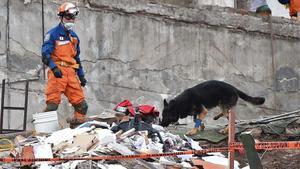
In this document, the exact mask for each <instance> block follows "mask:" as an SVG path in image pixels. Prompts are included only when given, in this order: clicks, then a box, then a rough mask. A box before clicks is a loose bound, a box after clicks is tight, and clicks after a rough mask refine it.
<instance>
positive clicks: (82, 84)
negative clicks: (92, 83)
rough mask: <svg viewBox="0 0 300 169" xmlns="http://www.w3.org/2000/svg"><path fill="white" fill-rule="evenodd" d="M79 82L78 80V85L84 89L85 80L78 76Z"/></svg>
mask: <svg viewBox="0 0 300 169" xmlns="http://www.w3.org/2000/svg"><path fill="white" fill-rule="evenodd" d="M79 80H80V85H81V86H82V87H84V86H85V85H86V79H85V78H84V76H79Z"/></svg>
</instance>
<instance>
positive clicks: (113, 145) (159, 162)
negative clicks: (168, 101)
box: [1, 112, 300, 169]
mask: <svg viewBox="0 0 300 169" xmlns="http://www.w3.org/2000/svg"><path fill="white" fill-rule="evenodd" d="M114 113H115V114H113V115H111V116H110V117H114V118H116V117H119V116H120V112H114ZM139 115H140V114H139V113H137V112H135V116H130V114H124V116H123V118H122V119H121V121H118V120H110V121H113V122H112V123H107V122H103V121H99V120H95V119H103V118H101V117H98V118H95V117H93V118H91V117H90V118H88V119H90V120H87V121H85V122H83V123H82V124H80V125H77V126H76V127H74V128H64V129H61V130H57V131H54V132H52V133H34V134H32V135H30V136H28V137H23V136H22V135H18V136H16V137H15V138H14V143H12V144H13V145H15V146H14V148H11V149H10V150H7V151H6V152H5V153H1V157H8V156H10V157H15V158H18V157H21V158H57V157H58V158H66V157H99V156H114V155H136V154H156V153H165V152H178V151H187V150H202V147H201V146H200V144H202V143H203V141H202V142H201V141H195V140H194V139H192V138H190V137H187V136H185V135H181V136H180V135H177V134H172V133H171V132H170V131H169V129H168V128H163V127H161V126H159V125H157V124H148V123H147V125H144V126H143V125H142V124H145V122H143V121H141V118H140V119H137V117H139ZM103 116H104V115H103ZM105 116H106V117H107V114H106V115H105ZM114 121H115V122H114ZM124 122H125V123H126V124H127V126H128V128H124V127H120V126H122V125H123V124H124ZM277 122H278V121H277ZM291 123H293V124H294V125H292V126H290V127H287V125H284V126H285V133H286V134H288V135H290V136H291V135H292V134H294V136H295V137H296V136H299V134H300V130H299V128H300V127H299V126H300V124H299V121H297V119H295V118H294V119H291V120H290V121H289V122H288V124H291ZM279 124H280V123H279ZM269 125H271V124H269ZM142 126H143V127H142ZM264 126H265V124H264ZM118 127H119V128H118ZM245 130H248V131H250V132H251V133H252V135H253V137H254V138H256V139H260V137H261V135H262V134H263V133H266V132H267V131H266V130H265V129H264V128H263V127H262V126H259V125H255V126H254V127H248V128H247V129H245ZM274 132H276V131H274ZM151 133H152V134H151ZM154 133H156V134H154ZM210 146H211V147H216V146H220V145H217V144H216V145H214V144H213V143H210ZM225 146H226V142H225ZM204 147H207V143H206V144H204ZM223 147H224V145H223ZM239 153H241V154H243V153H244V152H239ZM227 163H228V159H227V157H226V155H224V154H222V153H207V154H205V155H201V156H200V155H190V154H188V155H178V156H175V157H171V156H167V157H159V158H154V157H149V158H147V159H130V160H109V159H106V160H73V161H72V160H70V161H53V162H30V161H29V162H21V163H3V164H1V165H2V168H6V167H7V168H14V167H15V168H17V167H21V166H23V167H24V166H30V167H31V168H41V169H52V168H74V169H75V168H90V167H91V168H101V169H107V168H120V169H123V168H162V169H163V168H204V169H212V168H213V169H224V168H226V166H227ZM245 165H246V166H245ZM234 166H235V167H234V168H235V169H239V168H242V167H244V168H247V164H244V165H243V166H241V165H240V163H239V162H238V161H235V165H234Z"/></svg>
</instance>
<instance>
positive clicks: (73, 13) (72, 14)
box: [65, 7, 79, 19]
mask: <svg viewBox="0 0 300 169" xmlns="http://www.w3.org/2000/svg"><path fill="white" fill-rule="evenodd" d="M78 14H79V9H78V8H77V7H74V8H70V9H68V10H67V11H66V13H65V18H66V19H75V18H76V17H77V16H78Z"/></svg>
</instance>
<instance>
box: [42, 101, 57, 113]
mask: <svg viewBox="0 0 300 169" xmlns="http://www.w3.org/2000/svg"><path fill="white" fill-rule="evenodd" d="M57 108H58V104H54V103H48V104H47V106H46V108H45V109H44V112H48V111H55V110H57Z"/></svg>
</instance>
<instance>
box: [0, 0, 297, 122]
mask: <svg viewBox="0 0 300 169" xmlns="http://www.w3.org/2000/svg"><path fill="white" fill-rule="evenodd" d="M78 5H79V6H80V16H79V18H78V20H77V23H76V31H77V33H78V35H79V37H80V38H81V49H82V54H81V59H82V62H83V66H84V70H85V72H86V78H87V80H88V84H87V86H86V88H85V89H84V91H85V93H86V98H87V101H88V103H89V115H91V114H100V113H101V112H103V110H104V109H112V108H113V107H114V105H115V104H117V103H118V102H120V101H122V100H123V99H129V100H131V101H132V102H133V103H134V104H152V105H155V106H156V107H158V109H159V110H162V106H163V104H162V100H163V98H168V99H170V98H173V97H174V96H176V95H177V94H178V93H180V92H182V91H183V90H184V89H186V88H188V87H192V86H193V85H196V84H198V83H200V82H203V81H205V80H209V79H217V80H224V81H226V82H229V83H231V84H233V85H235V86H236V87H238V88H239V89H241V90H243V91H245V92H247V93H249V94H250V95H253V96H264V97H266V99H267V100H266V103H265V105H263V106H260V107H255V106H251V105H249V104H247V103H245V102H244V101H242V100H241V101H239V104H238V106H237V111H238V118H239V119H245V118H258V117H260V116H265V115H268V114H276V113H280V112H281V111H291V110H295V109H299V108H300V107H299V98H300V95H299V73H300V68H299V65H300V64H299V63H300V58H299V56H298V55H297V54H298V53H299V52H300V48H299V37H300V33H299V32H300V30H299V29H300V26H299V24H295V23H292V22H291V21H290V20H288V19H282V18H272V21H273V23H272V30H273V32H272V34H274V36H273V38H274V40H273V42H272V41H271V40H270V39H271V38H270V24H269V21H268V20H267V18H260V17H257V16H255V15H252V14H250V15H245V14H244V13H239V11H237V10H234V9H230V8H221V7H216V6H198V7H197V8H191V7H190V6H189V5H186V6H185V5H183V6H184V7H179V6H178V5H166V4H165V2H162V3H160V2H159V1H157V2H156V3H153V2H149V1H146V0H103V1H97V0H90V1H85V2H83V1H80V2H79V3H78ZM9 7H10V8H9V36H10V41H9V46H10V48H9V49H10V53H9V56H8V57H7V52H6V50H5V48H4V49H2V48H3V47H2V48H0V50H2V52H0V56H1V65H4V66H3V67H2V69H0V75H1V74H3V75H4V76H2V77H6V76H5V75H6V74H7V77H8V78H9V80H10V81H16V80H18V79H23V78H36V77H39V81H32V82H31V83H30V94H29V114H28V120H29V121H30V119H31V114H32V113H35V112H39V111H41V110H42V108H43V106H45V104H44V96H43V90H44V84H45V83H46V82H45V81H44V80H43V74H42V71H40V68H41V60H40V47H41V43H42V24H41V15H40V14H41V2H40V1H38V0H37V1H32V2H31V3H28V4H24V1H21V0H12V1H10V5H9ZM57 7H58V2H57V1H50V0H49V1H45V12H44V13H45V30H48V29H50V28H51V27H53V26H55V25H56V24H57V23H58V22H59V21H58V18H57V17H56V9H57ZM186 7H188V8H186ZM0 9H1V10H0V11H1V12H0V21H1V24H0V25H1V26H0V27H1V34H3V32H5V31H4V30H2V29H5V26H2V25H6V20H7V18H8V17H7V15H6V12H2V11H5V10H6V3H5V2H2V1H1V2H0ZM2 27H4V28H2ZM4 34H5V33H4ZM271 42H272V43H271ZM5 43H6V42H5V41H4V42H3V39H2V38H1V39H0V44H5ZM1 46H2V45H1ZM272 46H273V52H272ZM1 53H3V54H1ZM6 60H8V63H6ZM0 68H1V67H0ZM8 68H9V69H10V70H9V71H8ZM6 72H7V73H6ZM23 88H24V84H22V83H14V84H11V85H10V89H9V95H7V96H6V97H7V98H8V100H9V101H8V103H9V104H11V105H13V106H16V105H15V104H18V105H21V104H23V100H22V99H23V98H22V97H23V94H22V93H23ZM275 109H277V110H281V111H277V112H276V111H275ZM72 110H73V109H72V106H70V105H69V104H68V102H67V100H66V99H65V98H64V97H63V103H62V104H61V105H60V107H59V110H58V111H59V116H60V117H61V119H62V120H63V119H65V118H66V117H68V116H71V112H72ZM214 111H216V110H214ZM214 111H213V112H214ZM10 114H11V117H10V119H11V121H13V122H15V120H16V119H20V118H21V116H22V115H21V114H17V113H10ZM213 114H214V113H210V115H209V118H208V119H207V121H208V122H210V121H211V119H212V118H211V117H212V116H213ZM7 118H8V117H7ZM13 122H10V124H11V125H12V126H20V124H19V125H14V124H13ZM218 122H225V121H222V120H221V121H218ZM18 123H19V121H18ZM214 123H215V122H214ZM28 127H32V125H31V123H28Z"/></svg>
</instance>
